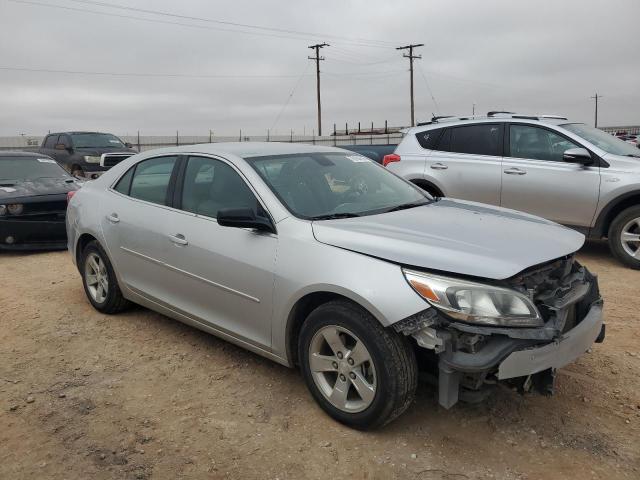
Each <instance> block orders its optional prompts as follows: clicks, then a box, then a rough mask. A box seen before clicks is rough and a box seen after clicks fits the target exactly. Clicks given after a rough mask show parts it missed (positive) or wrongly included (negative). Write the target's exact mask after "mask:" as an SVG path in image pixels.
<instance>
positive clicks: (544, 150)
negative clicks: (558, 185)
mask: <svg viewBox="0 0 640 480" xmlns="http://www.w3.org/2000/svg"><path fill="white" fill-rule="evenodd" d="M570 148H580V145H576V144H575V143H573V142H571V141H569V140H567V139H566V138H564V137H562V136H560V135H558V134H556V133H553V132H552V131H550V130H547V129H545V128H539V127H534V126H530V125H514V124H512V125H511V126H510V127H509V152H510V155H509V156H511V157H515V158H531V159H534V160H548V161H551V162H562V161H563V159H562V155H563V154H564V152H565V151H566V150H569V149H570Z"/></svg>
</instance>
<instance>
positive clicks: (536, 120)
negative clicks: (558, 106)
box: [409, 115, 583, 132]
mask: <svg viewBox="0 0 640 480" xmlns="http://www.w3.org/2000/svg"><path fill="white" fill-rule="evenodd" d="M496 122H514V123H530V124H532V125H553V126H562V125H568V124H572V123H583V122H572V121H571V120H567V119H566V118H563V117H542V116H541V117H536V116H533V115H531V116H527V115H518V116H512V117H497V116H494V117H486V116H482V117H462V118H456V117H454V118H450V119H447V118H444V119H441V120H438V121H436V122H428V123H424V124H422V125H418V126H417V127H413V128H411V129H410V130H409V132H422V131H425V130H432V129H435V128H444V127H450V126H458V125H473V124H478V123H496Z"/></svg>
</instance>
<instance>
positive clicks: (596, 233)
mask: <svg viewBox="0 0 640 480" xmlns="http://www.w3.org/2000/svg"><path fill="white" fill-rule="evenodd" d="M384 164H385V165H386V166H387V167H388V168H389V169H390V170H391V171H393V172H395V173H397V174H399V175H401V176H402V177H404V178H406V179H408V180H411V181H412V182H414V183H415V184H416V185H418V186H420V187H422V188H423V189H425V190H426V191H428V192H429V193H431V194H432V195H434V196H438V197H441V196H447V197H454V198H461V199H465V200H473V201H478V202H483V203H488V204H492V205H500V206H502V207H506V208H511V209H514V210H522V211H524V212H528V213H532V214H534V215H539V216H541V217H545V218H547V219H549V220H553V221H555V222H558V223H561V224H563V225H567V226H570V227H572V228H574V229H576V230H579V231H581V232H583V233H585V234H586V235H588V236H589V237H591V238H603V237H606V238H608V239H609V245H610V247H611V251H612V252H613V254H614V255H615V256H616V257H617V258H618V259H619V260H621V261H622V262H623V263H625V264H626V265H628V266H630V267H632V268H640V151H638V149H637V148H636V147H634V146H633V145H630V144H628V143H626V142H623V141H622V140H620V139H617V138H615V137H614V136H612V135H609V134H608V133H605V132H603V131H602V130H598V129H596V128H592V127H590V126H588V125H585V124H582V123H573V122H569V121H568V120H567V119H566V118H563V117H555V116H529V115H516V114H510V113H504V112H490V113H489V114H488V115H487V116H486V117H473V118H463V117H453V118H440V119H434V121H432V122H428V123H427V124H423V125H421V126H418V127H415V128H412V129H410V130H409V131H408V133H407V134H406V136H405V137H404V138H403V140H402V142H401V143H400V145H398V148H397V149H396V150H395V153H394V154H393V155H390V156H387V157H385V160H384Z"/></svg>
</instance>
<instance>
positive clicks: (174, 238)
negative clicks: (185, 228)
mask: <svg viewBox="0 0 640 480" xmlns="http://www.w3.org/2000/svg"><path fill="white" fill-rule="evenodd" d="M169 239H170V240H171V242H173V243H175V244H176V245H181V246H186V245H189V242H187V239H186V238H184V235H182V234H181V233H176V234H175V235H169Z"/></svg>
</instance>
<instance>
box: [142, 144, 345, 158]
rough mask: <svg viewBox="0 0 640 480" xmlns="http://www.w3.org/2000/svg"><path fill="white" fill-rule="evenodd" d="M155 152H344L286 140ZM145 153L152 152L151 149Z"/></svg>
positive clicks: (247, 155)
mask: <svg viewBox="0 0 640 480" xmlns="http://www.w3.org/2000/svg"><path fill="white" fill-rule="evenodd" d="M153 152H165V153H168V152H175V153H181V152H183V153H204V154H211V155H224V154H225V153H226V154H231V155H236V156H238V157H241V158H251V157H263V156H268V155H288V154H295V153H321V152H344V150H342V149H340V148H337V147H327V146H322V145H309V144H305V143H286V142H220V143H201V144H196V145H182V146H180V147H169V148H162V149H159V150H154V151H153ZM145 153H152V151H151V150H149V151H148V152H145Z"/></svg>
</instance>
